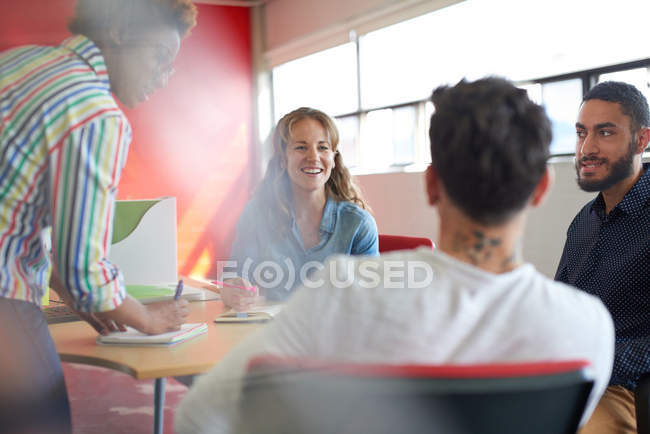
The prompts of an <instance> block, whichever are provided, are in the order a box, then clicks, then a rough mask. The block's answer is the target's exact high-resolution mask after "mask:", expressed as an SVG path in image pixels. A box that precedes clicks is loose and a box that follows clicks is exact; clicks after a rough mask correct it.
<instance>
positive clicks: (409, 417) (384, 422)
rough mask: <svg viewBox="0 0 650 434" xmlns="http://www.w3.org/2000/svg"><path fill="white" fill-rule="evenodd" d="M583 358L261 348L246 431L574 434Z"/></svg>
mask: <svg viewBox="0 0 650 434" xmlns="http://www.w3.org/2000/svg"><path fill="white" fill-rule="evenodd" d="M586 366H587V363H586V362H583V361H566V362H541V363H518V364H493V365H455V366H454V365H450V366H421V365H412V366H395V365H361V364H330V363H325V362H317V361H309V360H302V359H284V358H278V357H275V356H260V357H256V358H254V359H252V360H251V362H250V363H249V367H248V373H247V376H246V380H245V383H244V389H243V399H242V402H241V412H242V420H243V424H244V426H243V429H244V431H243V432H249V433H265V434H279V433H283V434H294V433H295V434H298V433H318V434H320V433H322V434H325V433H332V434H334V433H336V434H339V433H349V434H352V433H364V434H366V433H367V434H384V433H385V434H388V433H413V434H422V433H441V434H470V433H472V434H473V433H481V434H509V433H517V434H521V433H526V434H567V433H572V434H573V433H575V431H576V430H577V428H578V424H579V422H580V418H581V415H582V412H583V410H584V408H585V405H586V402H587V398H588V396H589V392H590V390H591V387H592V385H593V382H592V381H591V380H588V379H587V378H586V377H585V374H584V368H585V367H586Z"/></svg>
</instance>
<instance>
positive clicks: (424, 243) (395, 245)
mask: <svg viewBox="0 0 650 434" xmlns="http://www.w3.org/2000/svg"><path fill="white" fill-rule="evenodd" d="M418 247H430V248H432V249H433V248H434V244H433V241H431V240H430V239H429V238H424V237H407V236H403V235H384V234H379V253H385V252H391V251H393V250H407V249H417V248H418Z"/></svg>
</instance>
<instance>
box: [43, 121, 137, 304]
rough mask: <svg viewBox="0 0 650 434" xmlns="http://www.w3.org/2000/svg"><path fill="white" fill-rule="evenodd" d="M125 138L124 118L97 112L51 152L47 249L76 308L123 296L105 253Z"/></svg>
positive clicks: (118, 301) (120, 282) (127, 131)
mask: <svg viewBox="0 0 650 434" xmlns="http://www.w3.org/2000/svg"><path fill="white" fill-rule="evenodd" d="M130 140H131V132H130V127H129V125H128V122H127V121H126V119H125V118H124V117H122V116H99V117H96V118H95V119H93V120H92V121H90V122H88V123H85V124H84V125H83V126H82V127H79V128H77V129H75V130H73V131H72V132H71V133H70V134H69V135H68V136H67V137H65V138H64V139H63V140H62V141H61V142H60V143H59V146H57V147H55V148H53V149H52V150H51V152H50V157H49V158H50V183H51V184H50V185H51V189H52V191H51V195H50V200H51V216H52V253H53V256H54V261H55V263H56V265H57V269H58V270H59V274H60V275H61V278H62V280H63V283H64V284H65V285H66V287H67V288H68V289H69V290H70V292H71V293H72V295H73V297H74V298H75V299H76V301H77V306H76V307H77V309H78V310H80V311H84V312H103V311H107V310H112V309H115V308H116V307H117V306H119V305H120V304H121V303H122V301H123V300H124V298H125V288H124V280H123V277H122V275H121V273H120V271H119V270H118V268H117V267H116V266H115V265H114V264H112V263H110V262H109V261H108V259H107V258H108V252H109V249H110V244H111V239H112V231H113V212H114V205H115V198H116V194H117V184H118V182H119V178H120V173H121V170H122V167H123V166H124V164H125V162H126V155H127V153H128V145H129V143H130Z"/></svg>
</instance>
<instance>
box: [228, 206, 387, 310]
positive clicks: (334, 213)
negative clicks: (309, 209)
mask: <svg viewBox="0 0 650 434" xmlns="http://www.w3.org/2000/svg"><path fill="white" fill-rule="evenodd" d="M333 254H348V255H372V256H377V255H379V241H378V238H377V224H376V223H375V219H374V218H373V217H372V216H371V215H370V214H369V213H368V212H367V211H365V210H363V209H361V208H360V207H358V206H357V205H355V204H353V203H351V202H338V201H336V200H334V199H332V198H328V200H327V203H326V204H325V209H324V210H323V216H322V218H321V222H320V242H319V243H318V244H317V245H315V246H314V247H312V248H310V249H305V247H304V246H303V243H302V239H301V237H300V232H299V231H298V225H297V224H296V219H295V216H294V215H293V210H292V213H291V230H290V231H288V232H287V233H284V234H283V233H281V231H280V230H279V229H278V228H276V227H273V226H272V222H271V220H270V219H269V212H268V210H267V209H263V206H262V205H261V203H260V201H259V200H257V199H256V198H255V197H254V198H253V199H251V200H250V201H249V202H248V203H247V204H246V206H245V207H244V211H243V212H242V215H241V216H240V218H239V222H238V223H237V236H236V238H235V242H234V243H233V246H232V251H231V253H230V261H233V262H232V263H230V264H226V265H227V267H224V269H223V272H224V273H223V276H222V277H223V278H228V277H233V274H232V273H234V274H235V275H237V276H240V277H243V278H244V279H247V280H248V281H250V282H251V283H253V284H254V285H255V286H257V287H258V288H260V291H261V292H262V293H263V294H264V293H265V295H266V297H267V298H269V299H271V300H284V299H286V298H287V297H288V296H289V295H290V294H291V292H292V291H293V290H294V289H295V288H296V286H298V285H299V284H301V283H302V282H303V281H304V280H305V279H306V278H308V277H309V275H310V274H311V272H313V271H315V270H316V267H318V266H319V265H318V264H321V266H322V264H323V263H324V262H325V259H326V258H327V257H328V256H330V255H333ZM227 273H229V274H230V275H229V274H227Z"/></svg>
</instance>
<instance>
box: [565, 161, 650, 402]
mask: <svg viewBox="0 0 650 434" xmlns="http://www.w3.org/2000/svg"><path fill="white" fill-rule="evenodd" d="M649 167H650V164H644V166H643V170H644V173H643V175H642V176H641V178H640V179H639V181H637V183H636V184H635V185H634V186H633V187H632V188H631V189H630V191H628V192H627V194H626V195H625V196H624V197H623V200H622V201H621V202H620V203H619V204H618V205H616V206H615V207H614V208H613V209H612V210H611V211H610V212H609V214H605V201H604V200H603V196H602V194H599V195H598V196H597V197H596V198H595V199H594V200H592V201H591V202H589V203H588V204H587V205H585V207H584V208H582V210H581V211H580V212H579V213H578V215H577V216H576V217H575V219H573V222H572V223H571V226H569V230H568V231H567V240H566V244H565V246H564V252H563V253H562V259H561V260H560V265H559V267H558V270H557V274H556V275H555V279H556V280H559V281H561V282H565V283H568V284H570V285H574V286H576V287H578V288H580V289H582V290H584V291H586V292H588V293H590V294H594V295H596V296H598V297H600V299H601V300H602V301H603V303H604V304H605V306H607V309H609V312H610V313H611V315H612V318H613V319H614V327H615V329H616V350H615V351H616V353H615V357H614V369H613V372H612V377H611V380H610V384H611V385H622V386H624V387H627V388H629V389H633V388H634V387H635V386H636V381H637V380H638V378H639V376H640V375H641V374H643V373H646V372H650V170H649Z"/></svg>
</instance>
